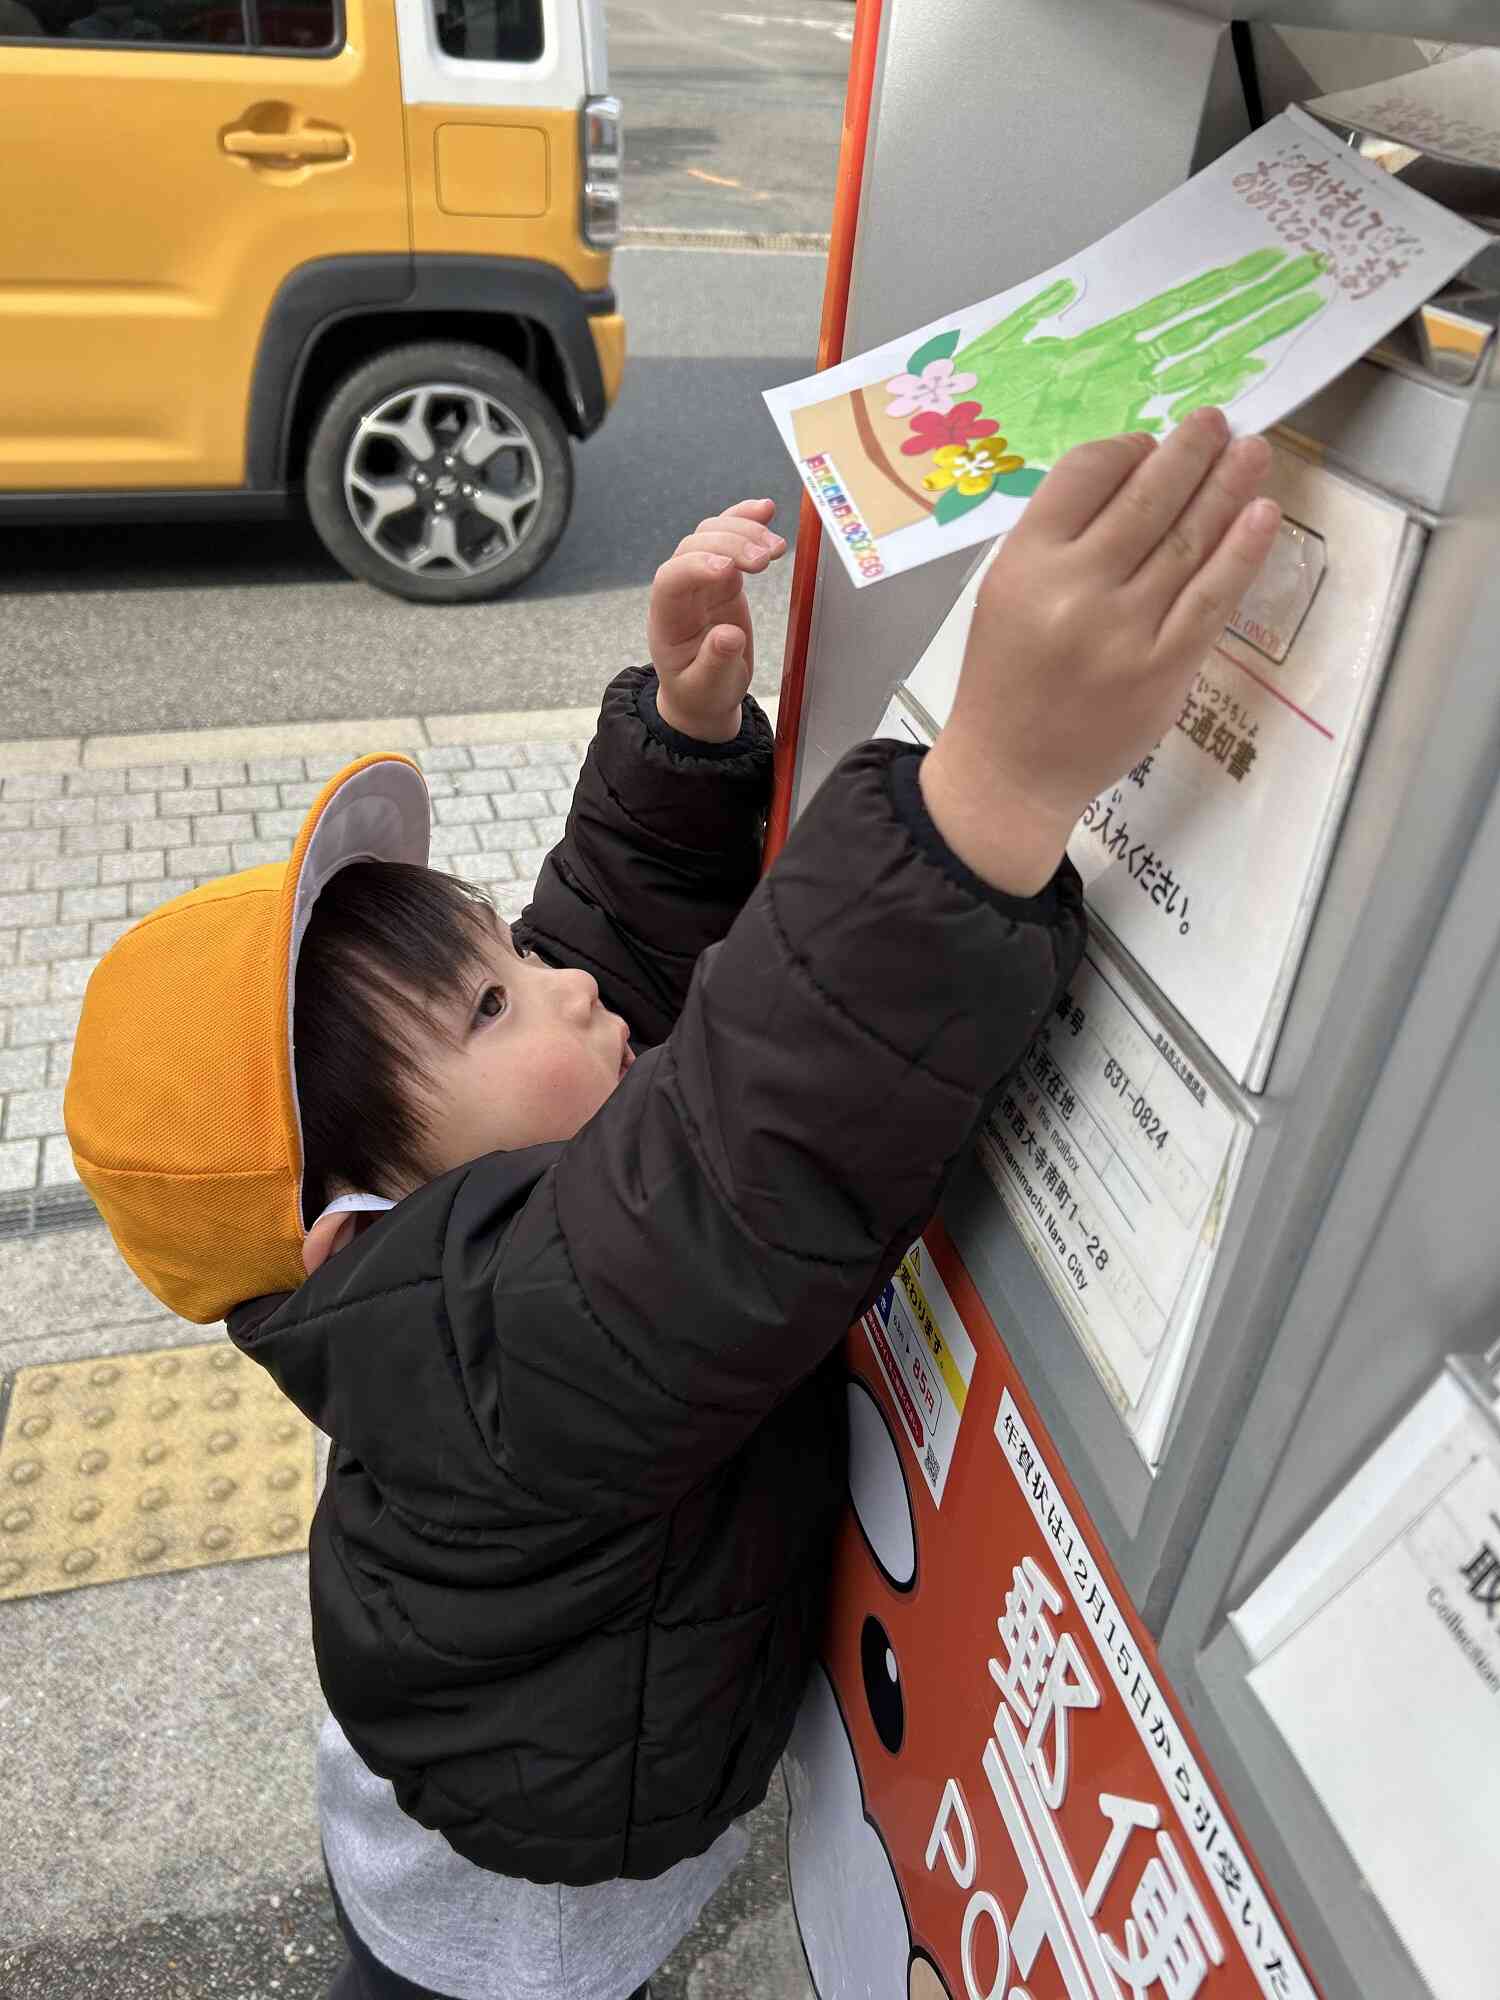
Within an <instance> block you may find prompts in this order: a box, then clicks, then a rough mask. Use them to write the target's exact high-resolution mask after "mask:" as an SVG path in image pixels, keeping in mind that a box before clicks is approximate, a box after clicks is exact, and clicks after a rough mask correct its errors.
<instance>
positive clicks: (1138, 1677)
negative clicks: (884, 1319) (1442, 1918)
mask: <svg viewBox="0 0 1500 2000" xmlns="http://www.w3.org/2000/svg"><path fill="white" fill-rule="evenodd" d="M908 1262H909V1264H910V1266H911V1268H912V1270H913V1271H914V1273H915V1275H916V1276H917V1278H918V1279H919V1280H920V1281H922V1282H923V1283H924V1284H926V1283H927V1281H928V1277H929V1274H931V1273H934V1272H935V1273H936V1275H937V1276H938V1277H939V1278H940V1280H941V1282H942V1284H943V1288H944V1291H945V1293H946V1294H947V1296H948V1297H949V1299H950V1300H951V1302H952V1306H953V1311H954V1313H955V1316H958V1315H961V1317H962V1321H963V1323H964V1324H965V1326H966V1328H967V1334H968V1337H969V1338H970V1340H971V1343H972V1347H973V1351H974V1367H973V1374H972V1379H971V1381H970V1382H969V1383H968V1385H967V1395H966V1399H965V1408H964V1412H963V1417H962V1421H961V1423H960V1425H959V1429H958V1433H957V1437H956V1440H955V1442H954V1445H953V1450H952V1455H951V1463H950V1465H949V1468H948V1475H947V1481H946V1491H945V1493H944V1496H943V1503H942V1507H941V1511H939V1509H938V1507H937V1505H936V1503H935V1500H934V1497H933V1494H932V1491H931V1486H930V1483H929V1482H928V1481H927V1480H924V1479H921V1478H915V1477H911V1476H909V1474H910V1467H911V1457H910V1454H909V1453H907V1452H906V1451H905V1449H904V1448H903V1447H901V1446H900V1445H899V1444H898V1442H897V1440H898V1438H899V1436H900V1434H901V1429H902V1415H901V1411H900V1408H899V1406H898V1404H897V1402H896V1400H895V1399H894V1398H893V1397H892V1396H891V1394H890V1392H889V1388H888V1386H887V1383H886V1379H885V1375H884V1372H883V1370H882V1369H881V1367H880V1366H879V1365H878V1364H877V1362H876V1360H875V1357H874V1354H873V1352H872V1349H871V1347H870V1345H869V1343H868V1342H867V1340H865V1338H864V1337H863V1336H862V1335H861V1334H860V1333H858V1332H857V1333H856V1335H855V1337H854V1339H853V1340H852V1341H851V1343H850V1348H849V1358H850V1365H851V1371H852V1380H851V1384H850V1389H849V1395H850V1401H851V1419H852V1422H851V1435H852V1448H851V1473H850V1482H851V1492H852V1493H853V1494H854V1496H855V1503H856V1504H855V1511H854V1514H853V1515H852V1516H851V1519H850V1521H849V1523H848V1525H847V1527H846V1530H845V1532H844V1535H843V1539H842V1543H841V1546H840V1549H839V1553H838V1558H837V1564H836V1574H835V1585H834V1598H833V1609H832V1617H831V1623H830V1632H829V1638H828V1642H827V1647H826V1659H827V1670H826V1672H825V1671H823V1670H821V1669H820V1670H819V1671H818V1672H817V1673H816V1674H815V1676H814V1682H813V1686H812V1689H811V1690H810V1693H809V1695H808V1698H807V1702H806V1704H805V1706H804V1709H803V1712H802V1715H801V1717H800V1718H799V1721H798V1725H797V1729H796V1731H795V1733H794V1735H793V1739H792V1743H791V1745H790V1747H789V1750H788V1753H787V1776H788V1789H789V1793H790V1798H791V1806H792V1818H791V1834H790V1843H789V1857H790V1870H791V1877H792V1892H793V1899H794V1904H795V1909H796V1915H797V1921H798V1925H799V1928H800V1930H801V1933H802V1938H803V1943H804V1945H805V1947H806V1949H807V1954H808V1963H809V1966H810V1968H811V1970H812V1974H813V1978H814V1982H815V1984H816V1986H817V1989H818V1992H819V1996H820V2000H853V1996H854V1995H856V1994H857V1995H859V1996H860V2000H943V1996H946V2000H960V1996H962V2000H1064V1996H1066V2000H1195V1996H1198V1995H1200V1994H1201V1995H1203V1996H1204V2000H1230V1996H1244V2000H1250V1996H1254V1995H1260V1996H1264V2000H1310V1996H1311V1995H1312V1994H1313V1991H1314V1989H1313V1988H1312V1986H1311V1985H1310V1983H1309V1981H1308V1979H1307V1975H1306V1973H1305V1972H1304V1970H1303V1968H1302V1965H1301V1963H1300V1961H1299V1959H1298V1956H1297V1954H1296V1951H1295V1949H1294V1947H1293V1946H1292V1944H1291V1942H1290V1941H1289V1939H1288V1938H1287V1936H1286V1933H1285V1931H1284V1929H1283V1927H1282V1924H1281V1922H1280V1919H1279V1918H1278V1916H1277V1913H1276V1911H1275V1909H1274V1908H1273V1906H1272V1904H1271V1902H1270V1900H1269V1898H1268V1897H1267V1895H1266V1893H1265V1891H1264V1889H1263V1887H1262V1885H1261V1883H1260V1881H1259V1879H1258V1877H1257V1874H1256V1870H1255V1867H1254V1864H1253V1862H1252V1861H1251V1859H1250V1858H1249V1856H1248V1855H1247V1854H1246V1852H1245V1850H1244V1848H1243V1846H1242V1844H1241V1842H1240V1840H1239V1838H1238V1836H1237V1834H1236V1832H1235V1830H1234V1828H1233V1826H1232V1825H1231V1823H1230V1822H1229V1820H1228V1818H1227V1817H1226V1815H1225V1813H1224V1811H1223V1809H1222V1807H1221V1805H1220V1803H1219V1800H1218V1798H1217V1797H1216V1795H1215V1792H1214V1789H1213V1786H1212V1784H1211V1781H1210V1780H1209V1778H1208V1776H1207V1775H1206V1773H1205V1772H1204V1770H1203V1769H1202V1766H1201V1764H1200V1762H1199V1759H1198V1756H1197V1753H1196V1750H1195V1748H1194V1746H1193V1744H1192V1742H1191V1740H1190V1739H1189V1737H1188V1735H1187V1733H1186V1731H1185V1730H1184V1728H1183V1726H1182V1724H1181V1721H1180V1719H1179V1717H1178V1714H1177V1712H1176V1709H1175V1706H1174V1704H1173V1702H1172V1701H1171V1699H1170V1698H1169V1697H1168V1696H1167V1694H1166V1693H1165V1691H1164V1689H1163V1687H1162V1685H1161V1681H1160V1677H1159V1674H1158V1671H1157V1667H1156V1663H1155V1659H1154V1656H1153V1653H1152V1649H1151V1646H1150V1643H1149V1641H1148V1640H1146V1639H1145V1638H1144V1636H1143V1635H1142V1633H1141V1631H1140V1628H1139V1624H1138V1621H1137V1620H1136V1618H1135V1617H1134V1614H1133V1612H1132V1611H1131V1610H1130V1608H1129V1606H1128V1604H1127V1603H1126V1601H1125V1599H1124V1597H1123V1595H1122V1593H1121V1591H1120V1589H1119V1587H1118V1585H1117V1583H1116V1582H1115V1581H1114V1579H1113V1577H1112V1576H1111V1574H1110V1572H1109V1569H1108V1566H1107V1565H1106V1564H1105V1563H1104V1562H1103V1561H1102V1560H1101V1559H1100V1557H1099V1556H1098V1554H1097V1552H1096V1550H1095V1548H1094V1547H1093V1545H1092V1543H1093V1538H1092V1535H1091V1532H1090V1530H1089V1528H1088V1525H1087V1523H1086V1521H1085V1519H1084V1516H1083V1514H1082V1511H1081V1509H1080V1507H1079V1505H1078V1502H1077V1500H1076V1498H1075V1496H1074V1495H1073V1493H1072V1491H1071V1489H1070V1488H1069V1486H1068V1484H1067V1481H1066V1479H1065V1478H1064V1477H1063V1476H1062V1475H1061V1473H1060V1470H1059V1468H1058V1467H1057V1465H1056V1463H1055V1454H1054V1453H1053V1451H1052V1448H1051V1446H1050V1444H1049V1443H1048V1441H1047V1439H1046V1438H1045V1436H1044V1434H1043V1433H1042V1432H1041V1430H1040V1428H1039V1427H1038V1425H1037V1422H1036V1419H1035V1417H1034V1415H1033V1413H1032V1412H1031V1411H1030V1409H1029V1407H1028V1405H1027V1403H1026V1399H1025V1396H1024V1392H1023V1391H1022V1389H1021V1387H1020V1385H1019V1382H1018V1381H1017V1380H1016V1378H1015V1375H1014V1371H1013V1368H1012V1366H1011V1364H1010V1362H1009V1360H1008V1357H1007V1356H1006V1353H1005V1350H1004V1348H1003V1346H1002V1344H1001V1342H1000V1340H999V1338H998V1336H997V1335H996V1332H995V1329H994V1327H993V1325H992V1323H991V1322H990V1321H989V1320H988V1318H987V1316H986V1315H985V1314H984V1311H983V1308H982V1306H981V1305H980V1304H979V1301H978V1298H977V1295H976V1294H975V1293H974V1292H973V1288H972V1286H971V1284H970V1282H969V1280H968V1278H967V1275H966V1274H965V1272H964V1271H963V1267H962V1265H961V1264H960V1263H959V1262H958V1259H957V1257H956V1256H955V1254H954V1253H953V1251H952V1247H951V1245H950V1244H949V1243H948V1241H947V1239H946V1237H945V1236H944V1235H943V1234H942V1232H941V1230H940V1229H939V1228H938V1227H937V1226H936V1225H934V1226H933V1227H932V1228H931V1229H929V1231H928V1232H927V1234H926V1235H925V1236H924V1237H923V1238H922V1239H921V1241H920V1242H919V1243H918V1244H916V1245H914V1246H913V1248H912V1251H911V1253H910V1255H909V1259H908ZM938 1330H939V1332H940V1333H941V1334H943V1336H944V1338H945V1339H946V1338H947V1337H948V1330H947V1329H945V1328H942V1327H939V1329H938Z"/></svg>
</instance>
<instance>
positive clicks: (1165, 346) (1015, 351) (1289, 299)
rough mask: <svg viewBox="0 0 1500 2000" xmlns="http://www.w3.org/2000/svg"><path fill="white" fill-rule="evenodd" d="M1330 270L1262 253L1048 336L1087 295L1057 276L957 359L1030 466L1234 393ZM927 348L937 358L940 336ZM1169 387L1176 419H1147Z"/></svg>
mask: <svg viewBox="0 0 1500 2000" xmlns="http://www.w3.org/2000/svg"><path fill="white" fill-rule="evenodd" d="M1322 270H1323V260H1322V258H1321V257H1319V256H1317V255H1315V254H1313V255H1304V256H1292V255H1291V254H1290V253H1289V252H1287V251H1284V250H1257V251H1254V252H1253V253H1252V254H1251V255H1249V256H1247V257H1241V258H1239V259H1238V260H1237V261H1236V262H1234V263H1232V264H1224V265H1220V266H1218V267H1216V268H1215V269H1213V270H1209V271H1203V272H1201V273H1200V274H1199V275H1198V276H1197V277H1194V278H1189V279H1188V280H1187V281H1186V282H1185V283H1183V284H1180V285H1173V286H1171V287H1170V288H1169V289H1168V290H1166V291H1164V292H1158V293H1157V295H1156V297H1155V298H1152V299H1147V300H1146V301H1145V303H1144V304H1142V305H1139V306H1135V307H1132V309H1131V310H1130V311H1129V312H1123V313H1118V314H1117V315H1116V316H1115V317H1114V318H1113V319H1108V320H1105V321H1103V322H1102V323H1101V324H1100V325H1098V326H1095V327H1090V329H1089V330H1088V331H1087V332H1086V333H1080V334H1073V335H1069V334H1039V333H1037V331H1036V329H1037V327H1038V326H1039V325H1040V324H1041V323H1042V322H1043V321H1044V320H1047V319H1051V318H1052V317H1053V316H1054V315H1056V314H1058V313H1060V312H1063V311H1064V310H1065V309H1066V308H1067V307H1068V306H1070V305H1071V304H1072V303H1073V301H1074V300H1075V299H1076V298H1077V297H1078V287H1077V286H1076V285H1075V284H1074V283H1073V282H1072V280H1071V279H1068V278H1063V279H1059V280H1058V281H1057V282H1056V283H1054V284H1051V285H1048V286H1047V287H1046V288H1045V289H1044V290H1043V291H1040V292H1038V293H1037V295H1036V296H1035V298H1032V299H1029V300H1028V301H1027V302H1026V304H1025V305H1023V306H1019V307H1017V309H1016V310H1015V311H1014V312H1013V313H1011V314H1010V316H1009V317H1008V318H1007V319H1004V320H1002V321H1001V322H1000V324H999V325H998V326H994V327H991V328H990V330H989V331H988V332H987V333H983V334H981V335H980V336H979V338H978V339H977V340H973V341H971V342H970V343H969V345H968V346H967V347H966V348H964V349H963V350H962V352H961V353H958V354H955V355H954V356H953V362H954V367H955V369H959V370H962V371H963V372H965V373H967V374H973V375H975V376H977V378H978V380H977V383H976V385H975V388H974V390H973V391H972V392H971V393H972V394H974V395H976V396H978V397H979V399H980V400H981V402H982V403H983V406H984V409H985V411H986V413H987V414H989V415H992V416H994V417H995V418H997V419H998V421H999V424H1000V428H1001V430H1002V431H1003V432H1004V433H1005V438H1006V442H1007V448H1008V449H1009V450H1010V451H1012V452H1017V453H1019V454H1020V456H1021V457H1022V458H1024V459H1025V461H1026V463H1027V466H1028V467H1045V466H1051V465H1055V464H1056V463H1057V461H1058V459H1060V458H1061V457H1062V455H1063V453H1064V452H1066V451H1069V450H1070V449H1071V448H1072V447H1073V446H1074V445H1075V444H1083V443H1085V442H1087V440H1089V439H1090V438H1100V437H1112V436H1114V435H1115V434H1116V433H1118V432H1120V431H1137V430H1145V431H1153V432H1159V431H1161V430H1163V429H1164V428H1165V427H1166V422H1171V423H1174V424H1175V423H1178V422H1180V421H1181V419H1182V418H1183V417H1185V416H1186V415H1187V413H1188V411H1189V410H1192V409H1196V408H1198V407H1199V405H1201V404H1204V403H1228V402H1230V401H1232V400H1233V398H1234V397H1236V396H1237V395H1239V394H1240V392H1241V390H1243V389H1245V388H1246V387H1247V386H1248V385H1249V384H1250V383H1251V382H1253V381H1254V380H1255V378H1256V377H1257V376H1258V375H1262V374H1264V373H1265V371H1266V369H1267V368H1268V367H1269V366H1270V363H1269V362H1268V361H1267V360H1266V359H1265V358H1264V356H1263V353H1262V350H1263V349H1265V348H1266V347H1268V346H1270V344H1271V342H1272V341H1275V340H1279V339H1281V338H1282V336H1283V335H1285V334H1288V333H1291V332H1292V331H1293V330H1294V329H1295V328H1297V327H1299V326H1301V325H1302V324H1303V323H1304V322H1305V321H1306V320H1309V319H1311V318H1312V317H1313V315H1314V314H1315V313H1317V312H1320V311H1321V310H1322V307H1323V304H1324V300H1323V297H1322V294H1321V293H1320V292H1319V291H1318V289H1317V286H1316V283H1315V280H1316V279H1317V278H1318V277H1319V276H1320V275H1321V274H1322ZM1184 315H1186V317H1184ZM945 338H947V337H945ZM951 338H952V339H953V342H954V345H955V346H956V345H957V336H956V335H954V336H951ZM922 351H923V353H924V354H928V355H929V356H930V354H932V353H936V352H938V351H939V347H938V343H935V342H934V343H929V346H928V347H927V348H924V349H923V350H922ZM948 351H949V352H951V351H952V350H951V349H949V350H948ZM1163 396H1170V397H1171V398H1172V401H1171V402H1170V403H1169V405H1168V407H1167V413H1166V419H1165V420H1164V419H1163V418H1162V417H1160V416H1156V417H1148V416H1147V415H1146V412H1147V410H1148V409H1149V408H1150V406H1151V404H1152V403H1154V402H1157V401H1158V400H1159V399H1160V398H1162V397H1163ZM996 483H997V486H998V487H999V489H1000V490H1001V491H1004V490H1005V481H1004V480H1003V479H1002V480H1000V481H997V482H996Z"/></svg>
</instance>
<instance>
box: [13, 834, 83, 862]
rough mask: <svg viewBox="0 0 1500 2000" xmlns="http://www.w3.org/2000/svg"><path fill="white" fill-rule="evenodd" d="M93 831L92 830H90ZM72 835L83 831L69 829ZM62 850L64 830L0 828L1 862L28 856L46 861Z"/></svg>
mask: <svg viewBox="0 0 1500 2000" xmlns="http://www.w3.org/2000/svg"><path fill="white" fill-rule="evenodd" d="M89 830H90V832H92V831H93V829H92V828H90V829H89ZM68 831H69V832H70V833H72V832H74V831H81V829H74V828H72V827H70V828H69V829H68ZM61 848H62V829H61V828H60V827H55V826H39V827H36V828H33V829H31V830H29V831H28V830H25V829H22V828H19V827H0V860H3V861H11V860H14V859H16V858H17V857H18V856H21V855H26V856H28V857H30V858H32V859H34V860H39V861H41V860H45V859H46V858H47V856H48V855H50V854H57V853H59V852H60V851H61Z"/></svg>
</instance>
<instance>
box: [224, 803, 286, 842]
mask: <svg viewBox="0 0 1500 2000" xmlns="http://www.w3.org/2000/svg"><path fill="white" fill-rule="evenodd" d="M306 818H307V814H306V813H305V812H303V811H302V810H300V809H299V808H298V807H296V806H289V807H288V808H287V809H286V811H285V812H281V811H276V812H258V813H257V814H256V815H255V825H254V826H253V827H247V828H246V829H245V831H244V832H243V833H228V834H225V836H224V838H225V839H226V840H252V839H253V840H288V841H292V840H295V839H296V838H297V835H298V834H299V833H300V832H301V831H302V822H303V820H305V819H306Z"/></svg>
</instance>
